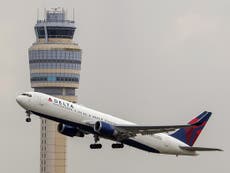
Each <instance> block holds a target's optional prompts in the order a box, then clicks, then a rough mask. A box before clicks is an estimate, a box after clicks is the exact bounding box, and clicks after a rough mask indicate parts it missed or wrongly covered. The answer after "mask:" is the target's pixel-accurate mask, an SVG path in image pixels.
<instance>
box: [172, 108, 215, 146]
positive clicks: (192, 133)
mask: <svg viewBox="0 0 230 173" xmlns="http://www.w3.org/2000/svg"><path fill="white" fill-rule="evenodd" d="M211 115H212V113H211V112H207V111H204V112H203V113H201V114H200V115H198V116H197V117H196V118H194V119H192V120H191V121H189V122H188V124H198V125H197V126H191V127H185V128H181V129H179V130H178V131H176V132H175V133H173V134H171V136H172V137H174V138H176V139H178V140H180V141H182V142H184V143H186V144H188V145H189V146H193V144H194V143H195V142H196V140H197V138H198V136H199V135H200V133H201V131H202V130H203V128H204V126H205V125H206V123H207V121H208V119H209V118H210V116H211Z"/></svg>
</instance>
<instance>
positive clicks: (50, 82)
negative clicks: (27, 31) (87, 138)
mask: <svg viewBox="0 0 230 173" xmlns="http://www.w3.org/2000/svg"><path fill="white" fill-rule="evenodd" d="M34 29H35V33H36V42H35V43H33V45H32V46H31V47H30V48H29V64H30V81H31V87H32V88H34V90H35V91H37V92H42V93H46V94H50V95H53V96H56V97H59V98H62V99H66V100H68V101H72V102H77V96H76V94H75V90H76V89H78V87H79V80H80V70H81V49H80V48H79V46H78V44H77V43H75V42H74V41H73V36H74V32H75V29H76V26H75V24H74V21H71V20H66V16H65V11H64V10H58V9H54V10H50V11H47V12H46V19H44V20H38V21H37V23H36V25H35V27H34ZM40 146H41V154H40V158H41V159H40V160H41V163H40V172H41V173H48V172H49V173H65V171H66V168H65V166H66V138H65V137H64V136H63V135H61V134H59V133H58V132H57V124H56V123H54V122H51V121H49V120H46V119H41V145H40Z"/></svg>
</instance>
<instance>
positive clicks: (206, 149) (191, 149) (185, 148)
mask: <svg viewBox="0 0 230 173" xmlns="http://www.w3.org/2000/svg"><path fill="white" fill-rule="evenodd" d="M180 148H181V149H183V150H188V151H223V150H221V149H219V148H205V147H186V146H180Z"/></svg>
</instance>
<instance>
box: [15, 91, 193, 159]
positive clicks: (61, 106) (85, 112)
mask: <svg viewBox="0 0 230 173" xmlns="http://www.w3.org/2000/svg"><path fill="white" fill-rule="evenodd" d="M28 93H29V94H31V95H32V97H26V96H22V95H20V96H18V97H17V102H18V103H19V104H20V105H21V106H22V107H23V108H24V109H26V110H30V111H32V112H33V113H34V114H36V115H39V116H42V115H45V116H46V117H45V118H48V119H51V120H55V121H57V122H61V121H59V120H64V121H68V122H73V123H76V124H81V125H84V126H90V125H92V124H95V123H96V122H97V121H103V122H106V123H109V124H111V125H136V124H135V123H132V122H129V121H126V120H122V119H120V118H116V117H114V116H111V115H109V114H105V113H101V112H98V111H95V110H93V109H89V108H87V107H84V106H82V105H79V104H74V103H71V102H68V101H65V100H62V99H58V98H55V97H53V96H50V95H46V94H42V93H37V92H28ZM131 139H132V140H133V141H136V142H137V143H139V144H141V145H142V144H143V145H144V146H147V147H149V148H153V149H155V150H157V151H159V153H161V154H173V155H197V153H196V152H194V151H186V150H183V149H181V148H180V146H188V145H187V144H185V143H183V142H181V141H179V140H177V139H176V138H173V137H172V136H170V135H167V134H165V133H157V134H154V135H137V136H135V137H133V138H131Z"/></svg>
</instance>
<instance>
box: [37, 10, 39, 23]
mask: <svg viewBox="0 0 230 173" xmlns="http://www.w3.org/2000/svg"><path fill="white" fill-rule="evenodd" d="M38 20H39V8H37V21H38Z"/></svg>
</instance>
